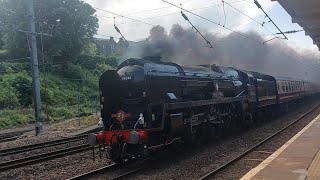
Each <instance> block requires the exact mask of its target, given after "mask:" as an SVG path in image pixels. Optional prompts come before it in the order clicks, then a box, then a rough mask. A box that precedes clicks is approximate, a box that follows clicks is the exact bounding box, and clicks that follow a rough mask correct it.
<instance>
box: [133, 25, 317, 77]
mask: <svg viewBox="0 0 320 180" xmlns="http://www.w3.org/2000/svg"><path fill="white" fill-rule="evenodd" d="M202 33H203V34H204V35H205V37H206V38H208V39H209V40H210V41H211V43H212V44H213V46H214V49H212V48H208V47H207V46H206V43H205V41H204V40H203V39H202V38H201V37H200V36H199V35H198V34H196V32H195V31H194V30H192V29H184V28H182V27H181V26H180V25H177V24H175V25H173V26H172V28H171V30H170V32H169V33H168V32H166V30H165V29H164V28H163V27H161V26H155V27H153V28H152V29H151V30H150V35H149V37H148V39H147V40H146V41H145V42H144V45H143V46H142V47H141V54H140V55H139V56H140V57H145V56H155V55H156V56H162V57H163V58H162V60H163V61H170V62H175V63H177V64H183V65H200V64H217V65H220V66H229V67H230V66H231V67H236V68H240V69H245V70H251V71H257V72H261V73H266V74H270V75H274V76H283V77H292V78H298V79H308V80H310V81H315V82H316V81H317V78H318V77H320V65H319V62H320V56H319V55H317V53H316V52H313V51H302V52H297V51H296V50H295V49H293V48H291V47H288V46H286V45H284V44H282V43H281V42H280V41H277V40H274V41H271V42H269V43H268V45H269V46H270V47H271V48H272V49H274V50H272V49H271V48H268V47H267V46H264V45H262V44H259V43H257V42H255V41H252V40H250V39H247V38H245V37H243V36H241V35H239V34H237V33H231V34H229V35H228V36H220V35H214V34H211V33H208V32H206V31H204V30H202ZM245 34H246V35H247V36H250V37H255V38H256V39H257V40H258V41H260V42H263V41H265V39H263V38H262V37H261V36H260V35H259V34H258V33H256V32H248V33H245ZM276 51H281V52H284V53H285V54H286V55H285V54H282V53H278V52H276ZM296 59H298V60H300V61H302V63H299V62H297V61H296Z"/></svg>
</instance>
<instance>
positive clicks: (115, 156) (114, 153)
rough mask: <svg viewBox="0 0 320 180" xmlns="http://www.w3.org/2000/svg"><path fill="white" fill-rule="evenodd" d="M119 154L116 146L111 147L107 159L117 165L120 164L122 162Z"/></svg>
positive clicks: (119, 150)
mask: <svg viewBox="0 0 320 180" xmlns="http://www.w3.org/2000/svg"><path fill="white" fill-rule="evenodd" d="M120 152H121V149H119V148H118V147H117V146H113V147H111V148H110V149H109V151H108V154H109V158H110V159H111V161H113V162H115V163H117V164H121V163H122V162H123V161H122V157H121V153H120Z"/></svg>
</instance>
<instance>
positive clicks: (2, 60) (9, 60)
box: [0, 57, 30, 62]
mask: <svg viewBox="0 0 320 180" xmlns="http://www.w3.org/2000/svg"><path fill="white" fill-rule="evenodd" d="M26 59H30V57H24V58H17V59H0V62H14V61H21V60H26Z"/></svg>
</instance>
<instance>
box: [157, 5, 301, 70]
mask: <svg viewBox="0 0 320 180" xmlns="http://www.w3.org/2000/svg"><path fill="white" fill-rule="evenodd" d="M161 1H163V2H165V3H167V4H170V5H172V6H174V7H176V8H178V9H182V10H184V11H186V12H188V13H190V14H192V15H194V16H197V17H199V18H201V19H204V20H206V21H208V22H211V23H212V24H215V25H217V26H220V27H223V28H225V29H227V30H229V31H231V32H233V33H235V34H238V35H241V36H243V37H245V38H247V39H251V40H253V41H255V42H257V43H258V44H260V45H265V46H266V47H268V48H269V49H271V50H273V51H275V52H278V53H279V54H283V55H285V56H287V57H288V58H290V59H292V60H295V61H297V62H299V63H302V64H304V65H307V64H305V63H303V62H301V61H300V60H299V59H297V58H294V57H292V56H290V55H288V54H287V53H285V52H283V51H280V50H278V49H275V48H273V47H270V46H268V45H267V44H264V43H263V42H260V41H259V39H258V38H256V37H251V36H248V35H246V34H244V33H241V32H238V31H235V30H233V29H231V28H229V27H226V26H222V25H221V24H219V23H217V22H215V21H212V20H210V19H208V18H206V17H203V16H200V15H198V14H196V13H193V12H192V11H189V10H187V9H184V8H182V7H179V6H178V5H175V4H173V3H171V2H168V1H166V0H161Z"/></svg>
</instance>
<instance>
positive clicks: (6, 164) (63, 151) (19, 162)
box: [0, 144, 92, 172]
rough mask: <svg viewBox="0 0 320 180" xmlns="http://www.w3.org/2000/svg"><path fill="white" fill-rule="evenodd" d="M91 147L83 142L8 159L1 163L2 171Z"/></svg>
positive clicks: (0, 169)
mask: <svg viewBox="0 0 320 180" xmlns="http://www.w3.org/2000/svg"><path fill="white" fill-rule="evenodd" d="M89 149H92V147H91V146H89V145H88V144H83V145H78V146H74V147H70V148H64V149H61V150H57V151H52V152H49V153H42V154H38V155H34V156H28V157H24V158H20V159H16V160H11V161H6V162H3V163H0V172H2V171H6V170H10V169H14V168H19V167H23V166H27V165H31V164H35V163H39V162H43V161H48V160H51V159H55V158H59V157H63V156H67V155H71V154H75V153H79V152H83V151H86V150H89Z"/></svg>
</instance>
